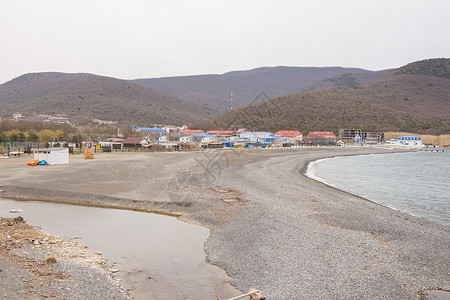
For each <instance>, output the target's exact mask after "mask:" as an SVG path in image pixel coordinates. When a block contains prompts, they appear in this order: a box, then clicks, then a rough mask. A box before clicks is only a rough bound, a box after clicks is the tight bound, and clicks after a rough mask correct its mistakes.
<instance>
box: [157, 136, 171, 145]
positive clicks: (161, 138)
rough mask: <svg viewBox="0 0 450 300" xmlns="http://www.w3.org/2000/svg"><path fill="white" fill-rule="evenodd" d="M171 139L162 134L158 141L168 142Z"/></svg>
mask: <svg viewBox="0 0 450 300" xmlns="http://www.w3.org/2000/svg"><path fill="white" fill-rule="evenodd" d="M168 141H169V139H168V138H167V136H166V135H162V136H160V137H159V138H158V142H160V143H167V142H168Z"/></svg>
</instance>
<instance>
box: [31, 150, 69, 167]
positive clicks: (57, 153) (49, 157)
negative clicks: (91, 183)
mask: <svg viewBox="0 0 450 300" xmlns="http://www.w3.org/2000/svg"><path fill="white" fill-rule="evenodd" d="M34 159H38V160H45V161H46V162H47V164H49V165H60V164H68V163H69V148H43V149H34Z"/></svg>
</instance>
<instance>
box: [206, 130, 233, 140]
mask: <svg viewBox="0 0 450 300" xmlns="http://www.w3.org/2000/svg"><path fill="white" fill-rule="evenodd" d="M206 133H208V134H212V135H215V136H217V137H219V138H223V139H226V138H229V137H231V136H233V135H234V133H235V131H233V130H209V131H207V132H206Z"/></svg>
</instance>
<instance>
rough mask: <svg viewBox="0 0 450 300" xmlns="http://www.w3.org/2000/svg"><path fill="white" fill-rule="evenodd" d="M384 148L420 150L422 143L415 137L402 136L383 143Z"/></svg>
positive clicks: (419, 138) (420, 139)
mask: <svg viewBox="0 0 450 300" xmlns="http://www.w3.org/2000/svg"><path fill="white" fill-rule="evenodd" d="M385 145H386V146H390V147H400V148H410V149H414V148H422V147H423V142H422V138H421V137H419V136H415V135H404V136H399V137H398V138H397V139H392V140H390V141H389V142H386V143H385Z"/></svg>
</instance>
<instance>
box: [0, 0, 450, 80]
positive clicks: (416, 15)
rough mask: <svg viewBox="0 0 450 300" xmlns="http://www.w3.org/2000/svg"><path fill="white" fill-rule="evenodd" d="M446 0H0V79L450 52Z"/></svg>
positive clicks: (380, 60) (363, 63)
mask: <svg viewBox="0 0 450 300" xmlns="http://www.w3.org/2000/svg"><path fill="white" fill-rule="evenodd" d="M449 16H450V1H449V0H342V1H341V0H307V1H303V0H292V1H291V0H278V1H266V0H258V1H256V0H255V1H247V0H222V1H215V0H199V1H195V0H173V1H171V0H166V1H162V0H161V1H148V0H123V1H118V0H73V1H69V0H40V1H37V0H29V1H27V0H21V1H18V0H0V83H4V82H6V81H8V80H11V79H13V78H15V77H17V76H20V75H22V74H25V73H30V72H47V71H59V72H68V73H75V72H83V73H94V74H98V75H104V76H111V77H117V78H121V79H135V78H151V77H165V76H179V75H195V74H222V73H225V72H228V71H233V70H245V69H252V68H257V67H262V66H279V65H284V66H318V67H320V66H343V67H360V68H364V69H369V70H381V69H387V68H396V67H400V66H402V65H405V64H407V63H409V62H412V61H417V60H422V59H427V58H436V57H450V38H449V36H450V33H449V32H450V31H449V30H450V17H449Z"/></svg>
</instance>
